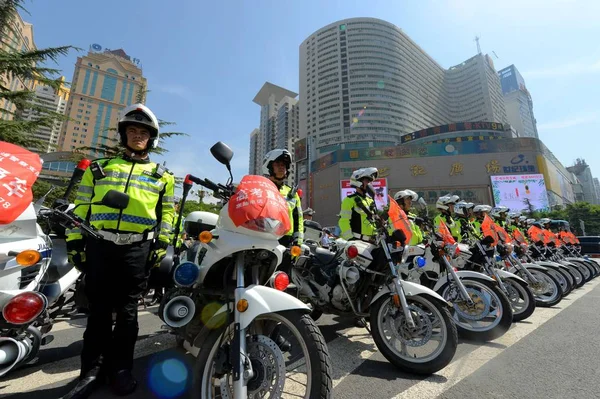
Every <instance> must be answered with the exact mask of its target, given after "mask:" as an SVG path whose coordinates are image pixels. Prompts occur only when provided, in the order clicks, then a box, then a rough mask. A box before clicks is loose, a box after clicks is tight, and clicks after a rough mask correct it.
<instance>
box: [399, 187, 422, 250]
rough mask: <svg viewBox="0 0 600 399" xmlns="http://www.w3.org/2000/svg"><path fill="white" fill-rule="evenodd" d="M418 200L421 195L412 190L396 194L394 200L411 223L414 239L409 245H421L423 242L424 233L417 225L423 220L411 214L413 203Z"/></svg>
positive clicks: (412, 238)
mask: <svg viewBox="0 0 600 399" xmlns="http://www.w3.org/2000/svg"><path fill="white" fill-rule="evenodd" d="M418 199H419V195H418V194H417V193H415V192H414V191H412V190H401V191H398V192H397V193H396V194H394V200H396V202H397V203H398V205H399V206H400V208H402V210H403V211H404V213H406V216H408V220H409V221H410V229H411V232H412V237H411V239H410V242H409V243H408V245H419V244H421V243H422V242H423V232H422V231H421V228H420V227H419V225H418V223H417V222H420V221H421V220H422V219H420V218H419V217H417V215H415V214H414V213H411V212H410V208H411V207H412V203H413V201H416V200H418Z"/></svg>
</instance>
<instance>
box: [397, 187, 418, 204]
mask: <svg viewBox="0 0 600 399" xmlns="http://www.w3.org/2000/svg"><path fill="white" fill-rule="evenodd" d="M406 197H410V198H411V199H412V200H413V201H416V200H418V199H419V194H417V193H415V192H414V191H413V190H408V189H407V190H402V191H398V192H397V193H396V194H394V199H395V200H396V201H398V200H401V199H403V198H406Z"/></svg>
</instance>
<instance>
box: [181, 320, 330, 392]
mask: <svg viewBox="0 0 600 399" xmlns="http://www.w3.org/2000/svg"><path fill="white" fill-rule="evenodd" d="M246 331H247V335H246V346H247V355H248V358H247V361H248V364H249V366H251V370H252V374H253V375H252V377H251V378H250V379H249V380H248V382H247V389H248V398H256V399H258V398H261V399H262V398H273V399H274V398H305V399H311V398H323V399H324V398H330V397H331V395H332V380H331V375H332V370H331V361H330V359H329V353H328V351H327V346H326V344H325V340H324V338H323V335H322V334H321V332H320V331H319V329H318V328H317V326H316V325H315V323H314V321H313V320H312V319H311V318H310V317H309V316H308V315H304V314H301V313H300V312H296V311H288V312H281V313H268V314H264V315H260V316H259V317H257V318H256V319H255V320H254V321H253V322H252V324H251V325H250V326H249V327H248V329H247V330H246ZM232 340H233V325H229V326H227V327H221V328H219V329H218V330H215V331H213V332H211V333H210V334H209V336H208V337H207V339H206V340H205V341H204V343H203V345H202V349H201V350H200V353H199V354H198V357H197V359H196V373H195V377H196V379H195V381H194V389H193V392H192V396H191V397H193V398H197V399H200V398H201V399H216V398H233V397H234V392H233V369H232V365H231V360H230V359H231V356H230V353H231V351H232V349H231V345H232ZM249 369H250V368H249V367H248V366H247V367H246V370H245V371H246V372H248V371H249Z"/></svg>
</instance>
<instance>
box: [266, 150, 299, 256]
mask: <svg viewBox="0 0 600 399" xmlns="http://www.w3.org/2000/svg"><path fill="white" fill-rule="evenodd" d="M291 166H292V154H291V153H290V152H289V151H288V150H285V149H276V150H272V151H269V152H268V153H267V154H266V155H265V157H264V159H263V164H262V172H263V175H265V176H267V177H268V178H269V179H270V180H271V181H272V182H273V183H275V185H276V186H277V188H278V189H279V193H280V194H281V195H282V196H283V198H285V200H286V202H287V205H288V210H289V215H290V222H291V224H292V226H291V228H290V230H289V231H288V232H287V234H286V235H285V236H283V237H281V238H280V239H279V243H280V244H281V245H283V246H285V247H289V246H291V245H302V242H303V240H304V217H303V215H302V203H301V201H300V196H299V195H298V192H297V190H296V189H293V188H292V187H290V186H288V185H287V184H285V183H284V182H285V180H286V179H287V178H288V176H289V175H290V168H291Z"/></svg>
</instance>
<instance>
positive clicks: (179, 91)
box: [150, 84, 194, 102]
mask: <svg viewBox="0 0 600 399" xmlns="http://www.w3.org/2000/svg"><path fill="white" fill-rule="evenodd" d="M150 90H155V91H159V92H162V93H167V94H172V95H175V96H179V97H181V98H183V99H185V100H188V101H190V102H191V101H192V100H193V99H194V98H193V95H192V92H191V90H190V89H188V88H187V87H186V86H183V85H180V84H153V85H152V87H151V88H150Z"/></svg>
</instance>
